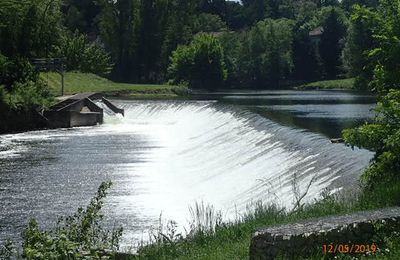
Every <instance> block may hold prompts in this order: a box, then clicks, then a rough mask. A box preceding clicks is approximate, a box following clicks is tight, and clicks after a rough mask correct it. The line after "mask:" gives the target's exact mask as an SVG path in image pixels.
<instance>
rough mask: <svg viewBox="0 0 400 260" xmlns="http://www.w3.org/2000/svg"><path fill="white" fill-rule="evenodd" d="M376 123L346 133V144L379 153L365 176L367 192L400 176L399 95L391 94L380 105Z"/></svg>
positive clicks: (392, 92) (399, 92)
mask: <svg viewBox="0 0 400 260" xmlns="http://www.w3.org/2000/svg"><path fill="white" fill-rule="evenodd" d="M376 111H377V116H376V119H375V122H374V123H368V124H365V125H363V126H361V127H359V128H355V129H349V130H345V131H343V136H344V138H345V140H346V142H347V143H349V144H350V145H352V146H358V147H360V148H366V149H369V150H371V151H374V152H376V155H375V158H374V161H373V163H372V165H371V166H370V168H369V169H368V170H367V171H366V172H365V173H364V175H363V181H364V183H365V184H366V186H367V188H371V187H373V186H374V184H376V183H378V182H380V181H382V180H383V179H386V180H388V179H389V180H390V179H394V178H395V179H399V177H400V176H399V173H400V91H399V90H391V91H390V92H389V93H388V94H387V95H386V96H385V97H383V98H382V100H381V101H380V102H378V105H377V108H376Z"/></svg>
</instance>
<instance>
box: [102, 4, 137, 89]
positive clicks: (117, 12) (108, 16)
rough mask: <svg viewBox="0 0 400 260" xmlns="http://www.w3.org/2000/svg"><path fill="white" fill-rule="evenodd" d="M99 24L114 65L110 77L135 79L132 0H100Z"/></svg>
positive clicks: (133, 9)
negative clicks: (133, 71) (133, 69)
mask: <svg viewBox="0 0 400 260" xmlns="http://www.w3.org/2000/svg"><path fill="white" fill-rule="evenodd" d="M100 4H101V13H100V17H99V20H100V21H99V26H100V34H101V39H102V41H103V42H104V44H105V47H106V49H107V50H108V51H109V52H110V53H111V55H112V57H113V62H114V63H115V67H114V70H113V73H112V77H113V78H115V79H117V80H124V81H130V80H133V79H135V77H134V75H133V73H132V68H133V66H134V60H135V55H136V54H137V53H136V44H137V42H136V38H135V29H136V28H135V23H136V21H135V19H136V16H135V12H136V10H137V9H136V8H137V5H136V2H134V1H132V0H118V1H107V0H102V1H101V2H100Z"/></svg>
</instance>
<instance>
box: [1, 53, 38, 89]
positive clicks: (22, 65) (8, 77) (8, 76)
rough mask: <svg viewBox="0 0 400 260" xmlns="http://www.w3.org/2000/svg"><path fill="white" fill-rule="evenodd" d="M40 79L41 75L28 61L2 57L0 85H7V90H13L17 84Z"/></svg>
mask: <svg viewBox="0 0 400 260" xmlns="http://www.w3.org/2000/svg"><path fill="white" fill-rule="evenodd" d="M38 79H39V73H38V72H37V71H36V70H35V67H34V66H33V65H32V64H31V63H30V62H29V60H28V59H26V58H20V57H17V58H15V59H7V58H6V57H4V56H0V85H1V84H3V85H5V86H6V89H8V90H11V89H12V87H13V85H14V84H15V83H16V82H20V83H25V82H27V81H37V80H38Z"/></svg>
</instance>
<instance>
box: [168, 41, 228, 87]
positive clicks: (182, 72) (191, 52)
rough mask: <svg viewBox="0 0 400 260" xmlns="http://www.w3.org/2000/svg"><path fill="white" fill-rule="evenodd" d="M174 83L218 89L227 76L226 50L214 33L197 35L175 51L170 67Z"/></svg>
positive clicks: (169, 70)
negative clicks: (188, 43)
mask: <svg viewBox="0 0 400 260" xmlns="http://www.w3.org/2000/svg"><path fill="white" fill-rule="evenodd" d="M168 72H169V75H170V78H171V79H172V80H173V83H175V84H179V83H185V82H187V83H188V84H189V86H190V87H193V88H205V89H216V88H218V87H221V86H223V83H224V81H225V79H226V77H227V71H226V67H225V63H224V51H223V48H222V45H221V43H220V41H219V40H218V39H217V38H215V37H214V36H212V35H209V34H200V35H197V36H196V37H195V38H194V39H193V41H192V43H191V44H190V45H187V46H180V47H178V49H177V50H176V51H174V52H173V54H172V58H171V65H170V66H169V68H168Z"/></svg>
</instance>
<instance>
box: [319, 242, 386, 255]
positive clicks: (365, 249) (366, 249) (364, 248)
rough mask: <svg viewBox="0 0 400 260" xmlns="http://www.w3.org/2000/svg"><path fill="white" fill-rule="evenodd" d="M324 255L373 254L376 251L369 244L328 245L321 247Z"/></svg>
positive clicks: (373, 245)
mask: <svg viewBox="0 0 400 260" xmlns="http://www.w3.org/2000/svg"><path fill="white" fill-rule="evenodd" d="M322 248H323V251H324V254H325V255H329V254H366V253H370V254H374V253H376V251H377V250H378V247H377V245H375V244H370V245H365V244H328V245H323V247H322Z"/></svg>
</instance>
